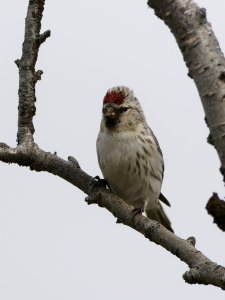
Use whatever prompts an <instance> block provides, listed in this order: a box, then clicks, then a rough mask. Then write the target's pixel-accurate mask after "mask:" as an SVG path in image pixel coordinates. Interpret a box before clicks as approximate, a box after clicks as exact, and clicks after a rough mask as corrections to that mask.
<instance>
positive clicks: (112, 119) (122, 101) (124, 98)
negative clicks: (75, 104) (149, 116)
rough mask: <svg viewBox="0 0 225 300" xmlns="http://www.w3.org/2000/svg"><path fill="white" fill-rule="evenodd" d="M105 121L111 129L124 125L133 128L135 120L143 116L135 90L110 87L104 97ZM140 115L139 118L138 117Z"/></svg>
mask: <svg viewBox="0 0 225 300" xmlns="http://www.w3.org/2000/svg"><path fill="white" fill-rule="evenodd" d="M102 113H103V122H104V125H105V126H106V127H107V128H108V129H109V130H114V129H116V128H117V129H118V128H121V127H124V128H123V129H125V128H127V129H130V130H132V128H133V127H134V125H136V124H135V120H136V121H138V119H139V118H140V117H142V118H143V112H142V109H141V106H140V104H139V102H138V100H137V98H136V97H134V94H133V91H132V90H130V89H129V88H128V87H124V86H117V87H113V88H111V89H109V90H108V91H107V93H106V95H105V97H104V99H103V109H102ZM138 116H139V118H138Z"/></svg>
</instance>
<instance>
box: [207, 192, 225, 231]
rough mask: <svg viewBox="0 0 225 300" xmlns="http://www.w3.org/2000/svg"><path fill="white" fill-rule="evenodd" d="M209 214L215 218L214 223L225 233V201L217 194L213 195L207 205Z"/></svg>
mask: <svg viewBox="0 0 225 300" xmlns="http://www.w3.org/2000/svg"><path fill="white" fill-rule="evenodd" d="M206 210H207V212H208V213H209V214H210V215H211V216H212V217H213V222H214V223H216V224H217V225H218V227H219V228H220V229H221V230H222V231H225V201H224V200H221V199H220V198H219V197H218V195H217V194H216V193H213V195H212V197H211V198H210V199H209V201H208V203H207V205H206Z"/></svg>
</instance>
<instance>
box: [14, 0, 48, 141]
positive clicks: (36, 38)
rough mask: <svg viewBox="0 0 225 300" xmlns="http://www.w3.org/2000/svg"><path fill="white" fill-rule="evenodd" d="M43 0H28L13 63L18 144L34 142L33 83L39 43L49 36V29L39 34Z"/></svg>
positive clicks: (35, 77) (35, 80) (36, 77)
mask: <svg viewBox="0 0 225 300" xmlns="http://www.w3.org/2000/svg"><path fill="white" fill-rule="evenodd" d="M44 4H45V1H44V0H30V1H29V5H28V9H27V16H26V21H25V37H24V42H23V49H22V57H21V59H20V60H18V59H17V60H16V61H15V63H16V65H17V66H18V68H19V78H20V80H19V116H18V133H17V139H18V144H27V145H29V144H32V143H33V142H34V139H33V134H34V126H33V116H34V115H35V111H36V108H35V101H36V98H35V84H36V82H37V80H39V79H40V78H41V77H40V76H41V74H42V73H43V72H42V73H40V71H39V72H38V73H36V72H35V64H36V61H37V56H38V51H39V47H40V45H41V43H43V42H44V41H45V40H46V38H47V37H49V36H50V31H49V30H48V31H46V32H44V33H43V34H41V35H40V29H41V19H42V13H43V10H44Z"/></svg>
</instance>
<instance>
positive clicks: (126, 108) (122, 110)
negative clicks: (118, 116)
mask: <svg viewBox="0 0 225 300" xmlns="http://www.w3.org/2000/svg"><path fill="white" fill-rule="evenodd" d="M129 108H130V107H126V106H124V107H121V108H120V111H121V112H125V111H127V110H128V109H129Z"/></svg>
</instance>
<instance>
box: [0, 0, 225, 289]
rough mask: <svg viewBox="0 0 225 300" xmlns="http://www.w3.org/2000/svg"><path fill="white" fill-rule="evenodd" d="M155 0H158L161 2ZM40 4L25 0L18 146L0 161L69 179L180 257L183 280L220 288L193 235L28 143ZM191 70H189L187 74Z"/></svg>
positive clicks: (217, 271)
mask: <svg viewBox="0 0 225 300" xmlns="http://www.w3.org/2000/svg"><path fill="white" fill-rule="evenodd" d="M152 2H154V1H152ZM156 2H157V1H156ZM159 2H161V3H163V1H159ZM164 2H165V3H166V2H167V1H164ZM170 2H171V3H172V2H175V1H170ZM177 2H179V1H177ZM184 2H185V1H184ZM44 4H45V1H44V0H30V1H29V6H28V12H27V18H26V25H25V40H24V43H23V54H22V58H21V59H20V60H17V61H16V63H17V65H18V67H19V71H20V72H19V75H20V87H19V121H18V146H17V147H16V148H10V147H9V146H7V145H6V144H4V143H0V160H1V161H3V162H6V163H16V164H18V165H20V166H27V167H30V169H31V170H35V171H47V172H49V173H51V174H54V175H57V176H59V177H61V178H63V179H64V180H66V181H68V182H70V183H71V184H73V185H74V186H76V187H78V188H79V189H81V190H82V191H83V192H84V193H86V194H87V195H88V197H87V198H86V201H87V203H88V204H92V203H97V204H98V205H99V206H101V207H105V208H106V209H108V210H109V211H110V212H111V213H112V214H113V215H114V216H115V217H116V218H117V219H118V220H119V221H120V222H122V223H123V224H125V225H127V226H129V227H131V228H133V229H135V230H136V231H138V232H140V233H141V234H143V235H144V236H145V237H146V238H147V239H149V240H150V241H153V242H155V243H156V244H158V245H161V246H162V247H164V248H165V249H167V250H168V251H170V252H171V253H172V254H174V255H176V256H177V257H178V258H180V259H181V260H182V261H184V262H185V263H186V264H187V265H188V266H189V268H190V270H189V271H187V272H186V273H185V274H184V275H183V278H184V279H185V281H186V282H189V283H201V284H212V285H215V286H218V287H220V288H222V289H225V269H224V268H223V267H221V266H219V265H217V264H216V263H214V262H212V261H211V260H210V259H208V258H207V257H206V256H205V255H203V254H202V253H201V252H200V251H198V250H197V249H196V248H195V239H194V238H189V239H188V240H184V239H181V238H179V237H178V236H176V235H175V234H173V233H171V232H170V231H168V230H167V229H165V228H164V227H163V226H162V225H160V224H159V223H157V222H155V221H152V220H150V219H148V218H146V217H144V216H142V215H141V214H134V212H133V209H132V207H130V206H129V205H127V204H126V203H125V202H124V201H123V200H121V199H119V198H118V197H116V196H115V195H113V194H112V193H111V192H110V191H109V190H107V189H106V188H103V187H97V186H96V181H95V180H94V179H93V178H92V177H91V176H89V175H87V174H86V173H85V172H84V171H82V170H81V168H80V167H79V164H78V162H77V161H76V159H75V158H73V157H69V158H68V161H66V160H63V159H61V158H60V157H58V156H57V155H55V154H51V153H49V152H45V151H43V150H42V149H40V148H39V147H38V146H37V145H36V144H35V143H34V139H33V133H34V127H33V121H32V119H33V116H34V114H35V100H36V99H35V84H36V81H37V80H38V79H40V76H41V73H42V71H37V72H35V63H36V60H37V55H38V50H39V46H40V44H41V43H42V42H44V41H45V39H46V38H47V37H48V36H50V31H47V32H46V33H44V34H42V35H40V28H41V18H42V12H43V8H44ZM189 4H190V5H192V2H190V1H189ZM184 38H185V37H184ZM187 47H189V46H187ZM195 47H196V45H195ZM216 51H217V50H216ZM193 70H195V67H193ZM195 71H196V70H195ZM195 71H193V76H194V73H195ZM204 73H205V71H204V72H203V74H204ZM196 76H197V75H196ZM198 76H200V75H198ZM200 78H201V76H200ZM207 93H208V91H207ZM210 124H211V123H210Z"/></svg>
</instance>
